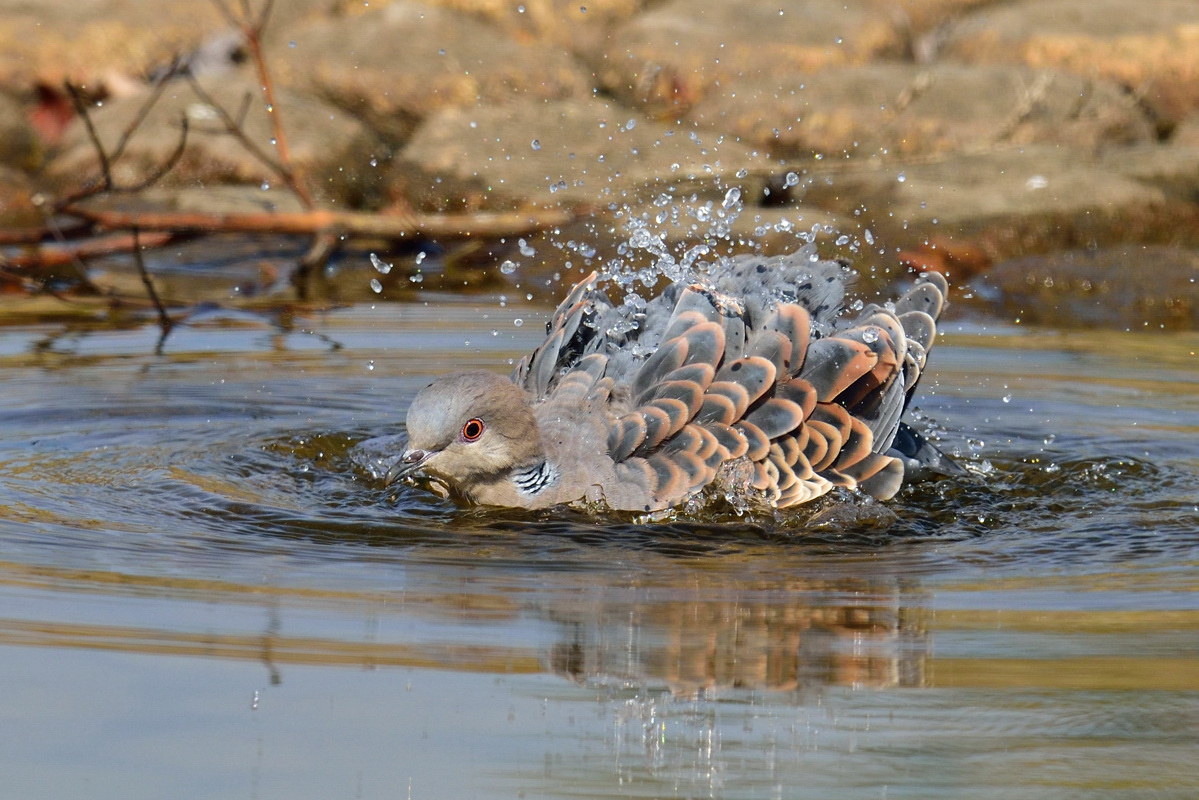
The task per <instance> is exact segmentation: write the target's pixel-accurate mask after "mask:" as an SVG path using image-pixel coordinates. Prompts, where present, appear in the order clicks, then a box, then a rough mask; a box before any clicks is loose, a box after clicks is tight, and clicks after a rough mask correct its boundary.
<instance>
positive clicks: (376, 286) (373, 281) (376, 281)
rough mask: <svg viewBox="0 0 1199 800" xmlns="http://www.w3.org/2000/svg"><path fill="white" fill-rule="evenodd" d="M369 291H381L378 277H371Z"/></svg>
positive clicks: (381, 285)
mask: <svg viewBox="0 0 1199 800" xmlns="http://www.w3.org/2000/svg"><path fill="white" fill-rule="evenodd" d="M371 291H372V292H374V293H375V294H378V293H379V292H381V291H383V284H381V283H379V279H378V278H371Z"/></svg>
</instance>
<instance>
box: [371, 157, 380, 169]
mask: <svg viewBox="0 0 1199 800" xmlns="http://www.w3.org/2000/svg"><path fill="white" fill-rule="evenodd" d="M371 166H372V167H377V166H379V159H377V158H372V159H371Z"/></svg>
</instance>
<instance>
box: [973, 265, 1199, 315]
mask: <svg viewBox="0 0 1199 800" xmlns="http://www.w3.org/2000/svg"><path fill="white" fill-rule="evenodd" d="M1147 273H1148V274H1147ZM974 285H975V286H976V287H977V291H976V292H975V294H977V295H981V296H982V297H984V298H987V299H985V300H982V301H978V302H974V303H973V304H974V305H981V306H982V307H984V308H987V309H989V310H990V311H992V312H993V313H996V314H999V315H1000V316H1002V317H1004V318H1007V319H1018V320H1019V321H1020V322H1021V323H1028V324H1032V325H1052V326H1055V327H1063V326H1064V327H1078V326H1085V327H1113V328H1125V329H1131V330H1144V329H1151V330H1160V329H1163V328H1165V329H1168V330H1180V329H1181V330H1194V329H1195V328H1199V250H1194V249H1186V248H1180V247H1168V246H1161V245H1125V246H1122V247H1113V248H1110V249H1083V250H1071V251H1068V252H1064V253H1054V254H1052V255H1048V256H1034V257H1029V258H1021V259H1015V260H1011V261H1006V262H1003V263H1001V264H997V265H995V266H994V267H993V268H992V269H991V270H990V272H989V273H988V274H987V275H986V277H985V278H983V279H977V280H976V281H974ZM968 299H973V298H968Z"/></svg>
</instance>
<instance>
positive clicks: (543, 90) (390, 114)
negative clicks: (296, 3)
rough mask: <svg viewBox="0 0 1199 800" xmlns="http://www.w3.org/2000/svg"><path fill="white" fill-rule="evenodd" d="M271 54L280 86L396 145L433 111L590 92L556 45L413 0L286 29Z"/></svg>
mask: <svg viewBox="0 0 1199 800" xmlns="http://www.w3.org/2000/svg"><path fill="white" fill-rule="evenodd" d="M268 59H269V61H270V63H271V65H272V67H273V68H274V69H275V71H276V75H277V76H278V77H279V79H280V80H281V82H283V83H284V84H285V85H289V86H291V87H293V88H295V89H297V90H300V91H304V92H307V93H311V94H314V95H317V96H320V97H324V98H325V99H326V100H328V101H329V102H331V103H334V104H336V105H338V106H340V107H341V108H342V109H344V110H346V111H348V112H349V113H351V114H354V115H355V116H357V117H359V118H361V119H363V120H366V121H367V122H368V123H369V124H370V125H371V126H372V127H373V128H374V129H375V130H377V131H380V132H381V133H383V134H384V135H386V136H388V137H389V138H391V139H393V140H394V141H397V142H403V141H404V140H405V139H407V137H408V136H409V135H410V134H411V132H412V130H413V129H414V128H415V127H416V125H417V123H419V122H420V120H422V119H424V118H425V117H426V116H428V115H429V114H432V113H433V112H435V111H438V110H440V109H444V108H456V107H462V106H473V105H475V104H476V103H480V102H482V103H503V102H508V101H511V100H516V99H529V100H557V99H562V98H568V97H584V96H587V95H589V94H590V93H591V83H590V80H589V79H588V77H587V76H586V75H584V74H583V72H582V70H581V69H580V68H579V66H578V65H577V64H576V63H575V61H574V60H573V58H571V57H570V55H568V54H567V53H565V52H563V51H562V50H560V49H556V48H554V47H532V46H527V45H523V44H520V43H518V42H516V41H514V40H512V39H510V38H509V37H507V36H505V35H504V34H502V33H500V32H499V31H497V30H495V29H493V28H491V27H489V26H488V25H486V24H484V23H482V22H479V21H478V20H476V19H473V18H471V17H468V16H465V15H463V14H458V13H454V12H452V11H448V10H446V9H442V8H435V7H432V6H425V5H420V4H417V3H411V2H394V3H392V4H390V5H388V6H387V7H386V8H383V9H381V10H377V11H372V12H370V13H366V14H359V15H356V16H350V17H345V18H342V19H336V20H331V21H330V20H320V21H314V22H309V23H304V24H300V25H297V26H294V27H291V28H287V29H286V30H284V31H282V32H280V33H279V34H278V35H277V36H275V37H273V43H272V45H271V46H270V48H269V49H268Z"/></svg>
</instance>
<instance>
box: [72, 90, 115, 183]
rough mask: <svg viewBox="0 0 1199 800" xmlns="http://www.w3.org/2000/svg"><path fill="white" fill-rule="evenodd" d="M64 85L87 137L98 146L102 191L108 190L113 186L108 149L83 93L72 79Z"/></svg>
mask: <svg viewBox="0 0 1199 800" xmlns="http://www.w3.org/2000/svg"><path fill="white" fill-rule="evenodd" d="M62 85H63V87H64V88H65V89H66V90H67V94H69V95H70V96H71V102H72V103H73V104H74V106H75V113H76V114H78V115H79V118H80V119H81V120H83V127H84V129H85V130H87V138H88V139H90V140H91V143H92V146H93V147H95V148H96V155H98V156H99V157H100V175H101V181H102V182H103V183H102V188H101V189H100V191H108V190H109V189H111V188H112V162H111V161H110V160H109V158H108V151H107V150H105V149H104V143H103V142H101V141H100V135H99V134H97V133H96V126H95V125H93V124H92V117H91V114H89V113H88V109H87V101H86V100H85V99H84V97H83V93H82V92H80V91H79V90H78V89H76V88H75V86H74V84H72V83H71V82H70V81H63V82H62Z"/></svg>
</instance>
